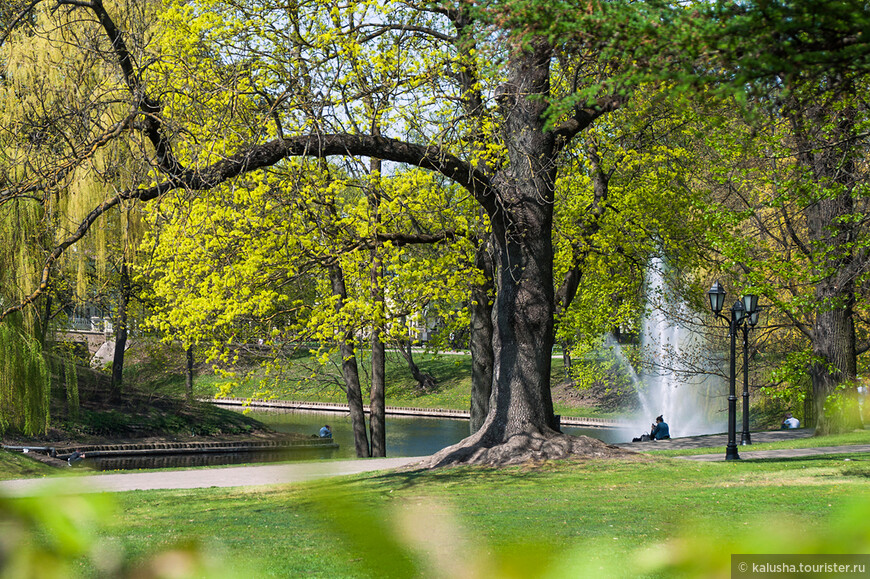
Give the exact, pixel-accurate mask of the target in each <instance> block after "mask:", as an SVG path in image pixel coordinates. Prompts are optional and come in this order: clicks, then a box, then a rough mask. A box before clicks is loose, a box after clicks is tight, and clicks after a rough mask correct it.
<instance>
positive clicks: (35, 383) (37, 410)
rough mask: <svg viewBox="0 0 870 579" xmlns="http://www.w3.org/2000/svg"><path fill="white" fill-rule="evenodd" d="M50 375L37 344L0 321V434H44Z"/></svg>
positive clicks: (46, 427) (11, 326) (47, 413)
mask: <svg viewBox="0 0 870 579" xmlns="http://www.w3.org/2000/svg"><path fill="white" fill-rule="evenodd" d="M50 394H51V386H50V376H49V372H48V367H47V365H46V363H45V359H44V358H43V356H42V348H41V347H40V345H39V342H37V341H36V340H34V339H33V338H31V337H29V336H28V335H26V334H25V333H24V332H22V331H21V328H20V326H17V325H16V324H15V323H14V321H11V320H9V319H7V320H6V321H3V322H0V434H2V433H4V432H6V431H7V430H9V429H14V430H17V431H20V432H23V433H24V434H26V435H34V434H40V433H44V432H45V431H46V430H47V429H48V422H49V410H48V408H49V397H50Z"/></svg>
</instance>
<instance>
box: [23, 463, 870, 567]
mask: <svg viewBox="0 0 870 579" xmlns="http://www.w3.org/2000/svg"><path fill="white" fill-rule="evenodd" d="M850 458H852V459H853V460H851V461H844V460H843V457H842V456H839V457H836V458H835V457H827V458H813V459H800V460H784V461H775V462H774V461H759V462H746V463H703V464H697V463H694V462H689V461H683V460H680V459H674V458H659V459H656V460H649V461H627V460H616V461H613V460H609V461H584V462H579V463H574V462H555V463H548V464H545V465H544V466H541V467H538V468H533V469H527V468H510V469H502V470H494V469H484V468H457V469H447V470H441V471H435V472H423V473H376V474H370V475H360V476H353V477H343V478H340V479H336V480H332V481H320V482H316V483H308V484H295V485H283V486H274V487H252V488H242V489H215V488H212V489H200V490H178V491H147V492H128V493H121V494H117V495H115V496H114V497H113V498H114V502H115V503H116V505H115V509H116V512H117V513H119V514H120V516H117V517H115V516H106V517H105V518H104V519H103V521H102V523H100V524H98V525H96V530H91V531H90V532H91V533H93V535H92V536H93V539H92V543H91V545H90V546H89V547H88V549H84V550H83V551H82V553H81V554H80V555H79V556H78V557H77V558H75V563H74V565H73V566H72V567H73V569H75V570H77V571H76V575H79V576H99V574H100V571H99V569H98V568H97V567H98V565H97V564H95V562H96V561H100V563H99V564H100V565H103V566H104V567H111V566H112V565H115V566H116V567H118V568H120V567H123V566H124V565H127V566H132V565H136V564H149V565H152V566H154V565H158V566H159V565H160V564H162V563H161V561H164V560H165V559H167V558H168V559H169V560H172V561H175V562H176V564H181V563H178V562H179V561H181V562H182V563H184V562H185V561H186V563H185V564H187V565H190V566H191V568H193V569H197V570H198V571H197V572H198V573H201V574H202V576H209V577H233V576H236V577H330V578H335V577H454V576H467V577H590V576H595V577H637V576H651V577H673V576H692V577H708V576H712V575H714V574H717V573H718V574H719V576H728V569H729V564H730V563H729V554H730V553H732V552H734V553H785V552H788V553H814V552H822V553H825V552H843V553H868V552H870V540H868V539H870V534H868V533H870V532H868V529H867V525H866V517H868V516H870V467H868V466H867V464H866V463H865V461H867V460H870V455H854V456H851V457H850ZM167 476H171V473H167ZM104 498H105V497H102V498H101V499H95V500H102V499H104ZM55 500H56V501H57V502H58V503H60V504H62V503H63V502H64V501H65V500H66V499H55ZM70 500H74V501H78V502H77V503H76V504H77V505H78V506H79V508H81V502H80V501H81V499H80V498H75V499H70ZM101 508H102V507H101ZM61 509H62V507H61ZM39 536H40V537H41V541H42V542H43V544H45V545H51V544H52V543H51V541H52V535H51V534H50V533H48V534H46V533H42V534H40V535H39ZM167 552H169V554H167ZM100 553H103V554H104V555H100ZM109 553H111V554H112V555H111V557H114V559H112V558H111V557H110V560H109V561H108V562H107V561H101V560H100V557H101V556H108V555H107V554H109ZM146 562H147V563H146ZM164 562H165V561H164ZM124 568H125V569H126V568H127V567H124ZM109 570H111V569H109ZM105 571H106V569H103V572H105ZM115 571H117V569H115ZM115 571H113V572H115Z"/></svg>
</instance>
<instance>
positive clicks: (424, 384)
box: [398, 340, 436, 392]
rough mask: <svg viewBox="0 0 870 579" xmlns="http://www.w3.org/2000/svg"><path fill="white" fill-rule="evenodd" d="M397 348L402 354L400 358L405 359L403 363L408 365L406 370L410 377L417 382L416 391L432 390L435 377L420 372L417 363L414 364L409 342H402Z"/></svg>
mask: <svg viewBox="0 0 870 579" xmlns="http://www.w3.org/2000/svg"><path fill="white" fill-rule="evenodd" d="M398 346H399V352H401V353H402V357H403V358H405V362H406V363H407V364H408V370H409V371H410V372H411V376H412V377H413V378H414V380H416V381H417V389H418V390H419V391H421V392H428V391H430V390H433V389H434V388H435V386H436V381H435V377H434V376H432V375H431V374H427V373H425V372H422V371H421V370H420V367H419V366H417V363H416V362H414V352H413V350H411V340H404V341H402V342H400V343H399V344H398Z"/></svg>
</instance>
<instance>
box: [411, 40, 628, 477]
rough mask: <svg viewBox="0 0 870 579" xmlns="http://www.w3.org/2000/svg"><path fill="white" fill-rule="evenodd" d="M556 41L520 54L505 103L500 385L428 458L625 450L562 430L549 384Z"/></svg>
mask: <svg viewBox="0 0 870 579" xmlns="http://www.w3.org/2000/svg"><path fill="white" fill-rule="evenodd" d="M550 57H551V51H550V49H549V47H548V46H546V45H545V44H544V43H536V44H535V46H534V48H533V49H530V50H527V51H525V52H523V53H522V54H517V55H516V56H515V57H514V60H513V62H512V70H511V71H510V72H511V74H510V75H509V81H508V82H506V83H505V85H504V86H503V87H502V88H503V91H502V93H501V95H500V97H499V99H500V103H502V106H503V107H504V110H505V111H506V118H505V123H504V134H503V137H504V142H505V144H506V146H507V152H508V157H509V159H510V169H509V171H507V172H505V173H504V174H502V175H500V176H499V178H498V179H497V180H496V183H497V185H496V188H497V191H496V195H497V197H498V200H497V202H496V206H497V210H496V211H495V212H493V213H491V214H490V219H491V222H492V232H493V242H494V245H495V255H496V261H495V263H496V283H497V286H496V288H497V294H496V301H495V309H494V312H495V313H494V315H493V320H494V334H493V354H494V364H493V388H492V394H491V396H490V402H489V411H488V413H487V416H486V419H485V420H484V423H483V425H482V426H481V428H480V430H478V431H477V433H475V434H473V435H472V436H470V437H468V438H466V439H465V440H463V441H462V442H460V443H458V444H456V445H454V446H451V447H448V448H446V449H444V450H442V451H440V452H438V453H436V454H435V455H433V456H432V457H430V458H429V459H427V460H426V461H424V462H423V463H422V465H421V466H423V467H424V468H435V467H439V466H444V465H449V464H461V463H472V462H473V463H478V464H509V463H519V462H526V461H529V460H539V459H545V458H557V457H559V458H564V457H567V456H570V455H572V454H575V453H582V454H584V455H586V456H595V455H598V456H605V455H608V456H609V455H613V454H617V453H618V452H619V451H618V450H615V449H614V448H612V447H610V446H608V445H606V444H604V443H603V442H601V441H598V440H594V439H590V438H587V437H573V436H567V435H563V434H561V433H560V432H559V425H558V423H557V420H556V417H555V415H554V413H553V401H552V398H551V394H550V364H551V357H552V349H553V340H554V333H553V314H554V310H555V303H554V302H555V300H554V293H555V292H554V288H553V245H552V240H551V232H552V223H553V200H554V185H555V177H556V170H555V166H556V164H555V162H554V161H555V155H556V152H557V151H556V144H555V136H554V135H553V133H552V132H548V131H545V130H544V121H545V119H544V110H545V108H546V102H545V99H540V98H537V96H540V95H546V94H548V92H549V61H550Z"/></svg>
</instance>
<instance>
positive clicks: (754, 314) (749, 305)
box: [740, 294, 761, 446]
mask: <svg viewBox="0 0 870 579" xmlns="http://www.w3.org/2000/svg"><path fill="white" fill-rule="evenodd" d="M743 308H744V310H745V311H746V312H750V313H749V315H747V316H745V318H744V319H745V323H744V324H743V325H742V326H741V327H742V329H743V432H741V433H740V445H741V446H743V445H746V444H752V437H751V436H750V434H749V330H751V329H752V328H754V327H755V324H757V323H758V314H759V313H761V307H759V305H758V296H756V295H752V294H748V295H745V296H743Z"/></svg>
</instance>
